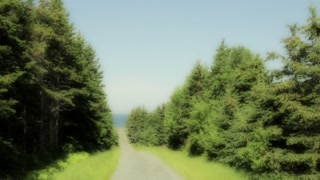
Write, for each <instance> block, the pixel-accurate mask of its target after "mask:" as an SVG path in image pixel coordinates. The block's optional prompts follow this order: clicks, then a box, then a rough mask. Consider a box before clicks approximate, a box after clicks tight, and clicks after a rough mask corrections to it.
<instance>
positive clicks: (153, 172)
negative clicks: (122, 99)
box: [111, 129, 182, 180]
mask: <svg viewBox="0 0 320 180" xmlns="http://www.w3.org/2000/svg"><path fill="white" fill-rule="evenodd" d="M118 134H119V143H120V148H121V157H120V161H119V164H118V167H117V169H116V171H115V172H114V174H113V176H112V178H111V179H112V180H181V179H182V178H181V177H180V176H179V175H177V174H176V173H175V172H174V171H173V170H172V169H170V168H169V167H168V166H167V165H165V164H164V163H163V162H162V161H160V160H159V159H158V158H157V157H155V156H153V155H152V154H150V153H147V152H138V151H136V150H134V149H133V148H132V146H131V145H130V144H129V141H128V138H127V136H126V133H125V129H119V130H118Z"/></svg>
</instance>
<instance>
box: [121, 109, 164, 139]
mask: <svg viewBox="0 0 320 180" xmlns="http://www.w3.org/2000/svg"><path fill="white" fill-rule="evenodd" d="M164 110H165V109H164V106H161V107H158V108H157V109H156V110H154V111H153V112H151V113H148V112H147V110H146V109H145V108H144V107H137V108H135V109H133V110H132V111H131V113H130V114H129V116H128V120H127V121H126V127H127V133H128V138H129V141H130V142H131V143H140V144H145V145H162V144H164V143H165V134H164V125H163V120H164Z"/></svg>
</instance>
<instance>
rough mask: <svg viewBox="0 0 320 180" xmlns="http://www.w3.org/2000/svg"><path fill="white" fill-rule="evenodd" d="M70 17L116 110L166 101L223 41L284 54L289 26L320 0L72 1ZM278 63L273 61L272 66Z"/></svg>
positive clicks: (126, 110) (127, 110)
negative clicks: (92, 54)
mask: <svg viewBox="0 0 320 180" xmlns="http://www.w3.org/2000/svg"><path fill="white" fill-rule="evenodd" d="M64 2H65V6H66V9H67V11H68V12H69V14H70V21H71V22H72V23H73V24H74V27H75V29H76V31H80V32H81V33H82V35H83V36H84V38H85V39H86V41H87V42H89V43H90V44H91V45H92V47H93V48H94V49H95V51H96V55H97V58H98V59H99V62H100V64H101V70H102V71H103V72H104V79H103V83H104V85H105V91H106V94H107V100H108V105H109V106H110V108H111V110H112V112H113V113H114V114H128V113H130V111H131V110H132V109H133V108H135V107H137V106H144V107H145V108H146V109H147V110H149V111H152V110H153V109H155V108H156V107H157V106H158V105H161V104H163V103H165V102H167V101H168V100H169V99H170V96H171V94H172V93H173V91H174V90H175V89H176V88H177V87H178V86H180V85H182V84H183V83H184V81H185V78H186V76H187V75H188V74H189V73H190V72H191V70H192V68H193V66H194V64H195V63H196V61H198V60H200V61H201V62H202V63H203V64H205V65H208V66H211V64H212V63H213V57H214V55H215V53H216V49H217V47H218V46H219V44H220V43H221V42H222V40H225V42H226V44H227V45H229V46H238V45H242V46H245V47H247V48H249V49H250V50H251V51H252V52H254V53H258V54H260V55H261V57H263V58H265V57H266V54H267V52H271V51H276V52H280V53H283V52H284V49H283V45H282V44H281V39H283V38H285V37H287V36H288V35H289V29H288V27H287V26H288V25H292V24H295V23H297V24H300V25H302V24H305V22H306V19H307V18H308V16H309V10H308V7H309V6H310V5H313V6H316V7H317V8H318V9H320V0H263V1H262V0H260V1H258V0H257V1H256V0H241V1H238V0H219V1H218V0H90V1H89V0H81V1H76V0H65V1H64ZM279 66H281V64H280V63H279V62H268V63H267V67H268V68H269V69H273V68H279Z"/></svg>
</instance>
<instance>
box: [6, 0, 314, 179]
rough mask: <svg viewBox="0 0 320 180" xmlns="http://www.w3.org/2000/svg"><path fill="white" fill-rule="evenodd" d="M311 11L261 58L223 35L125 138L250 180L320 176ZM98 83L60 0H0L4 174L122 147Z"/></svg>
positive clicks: (98, 72) (133, 117)
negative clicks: (206, 60)
mask: <svg viewBox="0 0 320 180" xmlns="http://www.w3.org/2000/svg"><path fill="white" fill-rule="evenodd" d="M306 8H307V7H306ZM309 12H310V13H309V18H308V19H306V20H305V23H304V24H293V25H290V26H288V27H287V28H288V32H289V33H288V34H287V37H284V38H283V39H281V43H282V44H283V48H284V49H282V50H283V51H281V52H283V53H278V52H279V51H280V50H279V49H274V52H269V53H268V55H267V58H266V59H264V58H262V56H261V55H259V54H257V53H255V52H253V51H251V50H250V49H248V48H246V47H243V46H229V45H228V39H227V38H228V37H226V40H225V41H224V40H221V43H220V46H219V47H218V48H217V49H216V52H215V54H214V58H213V60H212V64H210V65H204V64H202V63H201V62H200V61H197V62H196V63H195V64H194V67H193V69H192V70H191V71H190V73H189V74H188V75H187V77H186V79H185V82H183V83H181V85H180V86H179V87H178V88H176V90H175V91H174V92H173V93H172V94H171V97H170V99H169V101H168V102H166V103H164V104H162V105H159V107H158V108H156V109H155V110H153V111H151V112H149V111H148V110H147V108H145V107H144V106H139V107H136V108H134V109H133V110H132V111H131V113H130V114H129V116H128V119H127V122H126V130H127V133H128V138H129V140H130V142H131V143H133V144H142V145H147V146H166V147H168V148H170V149H172V150H181V149H183V150H186V151H187V152H188V154H189V155H190V156H205V157H206V158H207V159H208V161H212V162H217V163H221V164H225V165H228V166H231V167H233V168H235V169H237V170H241V171H244V172H246V173H247V174H249V175H250V178H251V179H261V178H264V179H319V178H320V17H319V16H318V13H317V9H316V7H310V8H309ZM284 26H285V25H284ZM221 38H223V37H221ZM279 41H280V40H279ZM261 43H263V42H261ZM266 61H282V64H283V66H282V67H281V68H279V69H277V70H268V69H267V67H266ZM102 81H103V73H102V69H101V68H100V64H99V60H98V58H97V57H96V55H95V51H94V49H93V48H92V47H91V46H90V44H89V43H88V42H87V41H86V40H85V38H84V37H83V36H82V35H81V33H80V32H77V31H76V30H75V27H74V26H73V24H72V23H71V22H70V20H69V15H68V11H67V10H66V9H65V7H64V4H63V0H39V1H33V0H0V179H11V178H12V179H16V178H23V177H25V176H26V175H27V174H28V173H29V172H31V171H34V170H37V169H41V168H43V167H44V166H46V165H48V164H50V163H52V162H54V161H55V160H57V159H59V158H63V157H65V156H67V155H68V154H69V153H72V152H80V151H85V152H89V153H93V152H97V151H105V150H109V149H110V148H111V147H112V146H117V144H118V137H117V134H116V131H115V129H116V128H115V127H114V125H113V118H112V112H111V109H110V107H109V106H108V102H107V94H106V92H105V90H104V85H103V83H102ZM129 88H130V87H129Z"/></svg>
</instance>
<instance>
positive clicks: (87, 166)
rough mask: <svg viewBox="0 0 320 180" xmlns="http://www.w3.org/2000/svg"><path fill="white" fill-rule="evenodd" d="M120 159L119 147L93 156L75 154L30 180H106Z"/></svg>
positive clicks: (38, 173)
mask: <svg viewBox="0 0 320 180" xmlns="http://www.w3.org/2000/svg"><path fill="white" fill-rule="evenodd" d="M119 157H120V150H119V147H114V148H112V149H111V150H109V151H105V152H100V153H96V154H93V155H89V154H88V153H84V152H82V153H74V154H70V155H69V156H68V158H66V159H65V160H60V161H57V162H56V163H55V164H53V165H51V166H49V167H47V168H45V169H43V170H40V171H37V172H34V173H33V175H32V176H29V178H28V179H41V180H45V179H57V180H70V179H77V180H90V179H95V180H100V179H101V180H102V179H103V180H106V179H110V177H111V176H112V173H113V172H114V170H115V168H116V166H117V165H118V160H119Z"/></svg>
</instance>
